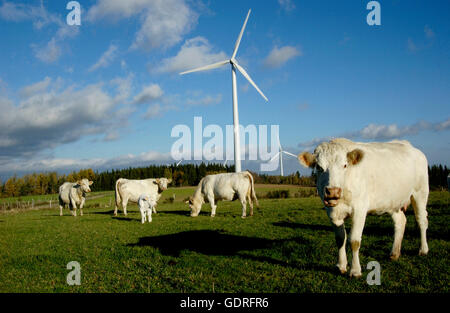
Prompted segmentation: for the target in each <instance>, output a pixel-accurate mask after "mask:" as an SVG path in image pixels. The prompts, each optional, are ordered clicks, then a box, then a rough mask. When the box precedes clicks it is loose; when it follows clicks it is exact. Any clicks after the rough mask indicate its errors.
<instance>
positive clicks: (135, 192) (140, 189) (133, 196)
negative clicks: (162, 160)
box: [114, 178, 172, 216]
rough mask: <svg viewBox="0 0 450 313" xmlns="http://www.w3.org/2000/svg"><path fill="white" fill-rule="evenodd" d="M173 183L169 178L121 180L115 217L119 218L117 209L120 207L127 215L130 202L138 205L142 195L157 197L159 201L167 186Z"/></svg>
mask: <svg viewBox="0 0 450 313" xmlns="http://www.w3.org/2000/svg"><path fill="white" fill-rule="evenodd" d="M171 182H172V179H167V178H149V179H142V180H132V179H125V178H119V179H118V180H117V181H116V205H115V208H114V215H116V216H117V209H118V207H119V206H120V205H122V207H123V214H124V215H127V204H128V201H131V202H134V203H137V202H138V201H139V196H140V195H142V194H149V195H155V196H156V201H158V200H159V198H161V193H162V192H163V191H164V190H166V189H167V185H168V184H170V183H171ZM153 213H156V209H155V208H153Z"/></svg>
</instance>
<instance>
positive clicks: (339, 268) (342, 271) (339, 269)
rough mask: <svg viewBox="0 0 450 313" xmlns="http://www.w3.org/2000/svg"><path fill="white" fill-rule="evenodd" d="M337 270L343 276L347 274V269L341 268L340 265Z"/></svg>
mask: <svg viewBox="0 0 450 313" xmlns="http://www.w3.org/2000/svg"><path fill="white" fill-rule="evenodd" d="M336 268H337V269H338V271H339V272H340V273H341V274H345V273H347V267H340V266H339V265H336Z"/></svg>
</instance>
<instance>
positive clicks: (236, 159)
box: [180, 10, 269, 172]
mask: <svg viewBox="0 0 450 313" xmlns="http://www.w3.org/2000/svg"><path fill="white" fill-rule="evenodd" d="M251 11H252V10H248V13H247V17H246V18H245V22H244V25H243V26H242V29H241V32H240V33H239V37H238V39H237V40H236V44H235V46H234V51H233V54H232V55H231V58H230V59H229V60H225V61H221V62H217V63H214V64H210V65H206V66H202V67H198V68H195V69H192V70H189V71H186V72H182V73H180V75H184V74H187V73H192V72H200V71H206V70H211V69H215V68H219V67H221V66H223V65H225V64H228V63H229V64H231V80H232V85H233V123H234V164H235V171H236V172H240V171H241V147H240V138H239V113H238V99H237V86H236V69H237V70H238V71H239V72H241V74H242V75H243V76H244V77H245V78H246V79H247V80H248V81H249V83H250V84H251V85H252V86H253V87H255V89H256V90H257V91H258V92H259V94H260V95H261V96H262V97H263V98H264V100H266V101H269V100H268V99H267V98H266V96H265V95H264V94H263V93H262V91H261V90H260V89H259V88H258V86H256V84H255V83H254V82H253V80H252V79H251V78H250V76H249V75H248V74H247V72H246V71H245V70H244V69H243V68H242V66H240V65H239V63H238V62H237V60H236V59H235V57H236V53H237V51H238V48H239V44H240V43H241V39H242V35H243V34H244V30H245V26H246V25H247V21H248V17H249V16H250V12H251Z"/></svg>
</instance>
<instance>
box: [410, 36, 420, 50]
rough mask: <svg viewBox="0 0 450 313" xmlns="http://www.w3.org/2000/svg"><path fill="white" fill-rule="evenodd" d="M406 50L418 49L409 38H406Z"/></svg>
mask: <svg viewBox="0 0 450 313" xmlns="http://www.w3.org/2000/svg"><path fill="white" fill-rule="evenodd" d="M408 50H409V51H411V52H416V51H417V50H418V48H417V46H416V44H415V43H414V41H413V40H412V39H411V38H408Z"/></svg>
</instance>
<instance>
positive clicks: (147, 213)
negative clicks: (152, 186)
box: [138, 194, 156, 224]
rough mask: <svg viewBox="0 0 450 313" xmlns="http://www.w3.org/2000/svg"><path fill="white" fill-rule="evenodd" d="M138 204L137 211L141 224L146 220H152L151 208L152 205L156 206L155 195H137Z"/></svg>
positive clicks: (152, 207) (152, 208)
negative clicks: (139, 214)
mask: <svg viewBox="0 0 450 313" xmlns="http://www.w3.org/2000/svg"><path fill="white" fill-rule="evenodd" d="M138 205H139V211H141V220H142V224H144V223H145V221H146V220H148V222H149V223H150V222H151V221H152V210H154V207H155V206H156V196H155V195H149V194H147V195H146V194H142V195H140V196H139V200H138Z"/></svg>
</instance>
